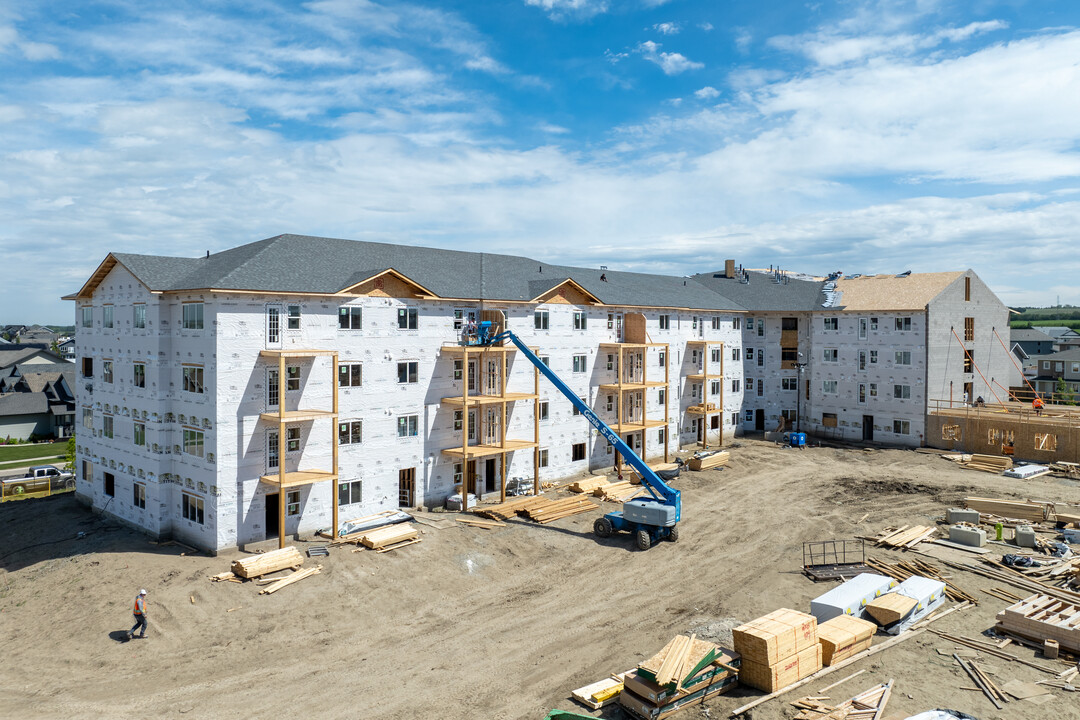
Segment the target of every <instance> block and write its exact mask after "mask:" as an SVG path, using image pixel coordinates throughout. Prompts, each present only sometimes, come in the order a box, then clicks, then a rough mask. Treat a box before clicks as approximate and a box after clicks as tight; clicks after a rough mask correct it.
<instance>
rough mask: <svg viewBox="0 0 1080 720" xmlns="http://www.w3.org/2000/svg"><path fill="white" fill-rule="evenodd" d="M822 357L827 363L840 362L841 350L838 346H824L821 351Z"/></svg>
mask: <svg viewBox="0 0 1080 720" xmlns="http://www.w3.org/2000/svg"><path fill="white" fill-rule="evenodd" d="M821 359H822V360H824V361H825V362H827V363H834V362H839V361H840V351H839V350H837V349H836V348H824V349H823V350H822V353H821Z"/></svg>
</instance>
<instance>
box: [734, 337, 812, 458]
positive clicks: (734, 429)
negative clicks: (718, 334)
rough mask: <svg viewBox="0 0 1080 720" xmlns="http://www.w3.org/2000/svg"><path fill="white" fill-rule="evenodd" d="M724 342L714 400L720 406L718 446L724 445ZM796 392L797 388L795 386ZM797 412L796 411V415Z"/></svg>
mask: <svg viewBox="0 0 1080 720" xmlns="http://www.w3.org/2000/svg"><path fill="white" fill-rule="evenodd" d="M724 352H725V349H724V343H720V397H719V399H717V401H716V405H717V407H719V408H720V446H721V447H723V445H724V380H725V377H724V363H725V362H727V358H726V357H725V355H724ZM796 392H798V388H796ZM797 414H798V413H796V415H797ZM731 432H732V433H734V432H735V428H732V429H731Z"/></svg>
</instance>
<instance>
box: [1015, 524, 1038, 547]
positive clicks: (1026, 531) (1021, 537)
mask: <svg viewBox="0 0 1080 720" xmlns="http://www.w3.org/2000/svg"><path fill="white" fill-rule="evenodd" d="M1016 544H1017V545H1019V546H1020V547H1026V548H1033V547H1035V531H1034V530H1032V529H1031V528H1030V527H1028V526H1027V525H1021V526H1020V527H1018V528H1016Z"/></svg>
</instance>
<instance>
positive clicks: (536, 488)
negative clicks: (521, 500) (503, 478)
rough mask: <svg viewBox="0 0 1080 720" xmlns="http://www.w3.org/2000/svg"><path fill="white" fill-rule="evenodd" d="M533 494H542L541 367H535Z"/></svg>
mask: <svg viewBox="0 0 1080 720" xmlns="http://www.w3.org/2000/svg"><path fill="white" fill-rule="evenodd" d="M533 395H535V396H536V398H535V399H534V400H533V442H534V443H536V445H535V446H534V447H533V495H539V494H540V368H538V367H534V368H533Z"/></svg>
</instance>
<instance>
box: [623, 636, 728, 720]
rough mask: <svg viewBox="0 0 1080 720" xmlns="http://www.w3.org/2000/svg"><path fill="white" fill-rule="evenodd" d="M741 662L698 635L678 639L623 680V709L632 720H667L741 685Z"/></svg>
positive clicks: (674, 639)
mask: <svg viewBox="0 0 1080 720" xmlns="http://www.w3.org/2000/svg"><path fill="white" fill-rule="evenodd" d="M740 663H741V659H740V657H739V655H738V653H735V652H732V651H730V650H723V649H722V648H720V647H718V646H716V645H714V644H713V643H711V642H707V641H705V640H700V639H698V638H697V636H696V635H690V636H689V637H688V636H686V635H677V636H675V637H674V638H673V639H672V640H671V641H670V642H669V643H668V644H667V645H665V646H664V649H663V650H661V651H660V652H659V653H657V654H656V655H654V656H652V657H651V658H649V659H648V660H645V661H644V662H642V663H640V664H639V665H638V666H637V668H636V669H634V670H631V671H630V672H628V673H625V674H624V676H623V689H622V692H621V693H620V694H619V705H620V706H621V707H622V709H623V710H624V711H625V712H626V713H627V714H629V715H630V716H632V717H636V718H643V719H644V720H663V719H664V718H667V717H670V716H671V715H673V714H675V713H676V712H678V711H680V710H682V709H684V708H686V707H689V706H692V705H698V704H700V703H702V702H704V701H705V700H708V699H710V698H713V697H715V696H717V695H719V694H720V693H722V692H725V691H727V690H729V689H731V688H732V687H735V685H736V684H737V682H738V674H739V665H740Z"/></svg>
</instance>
